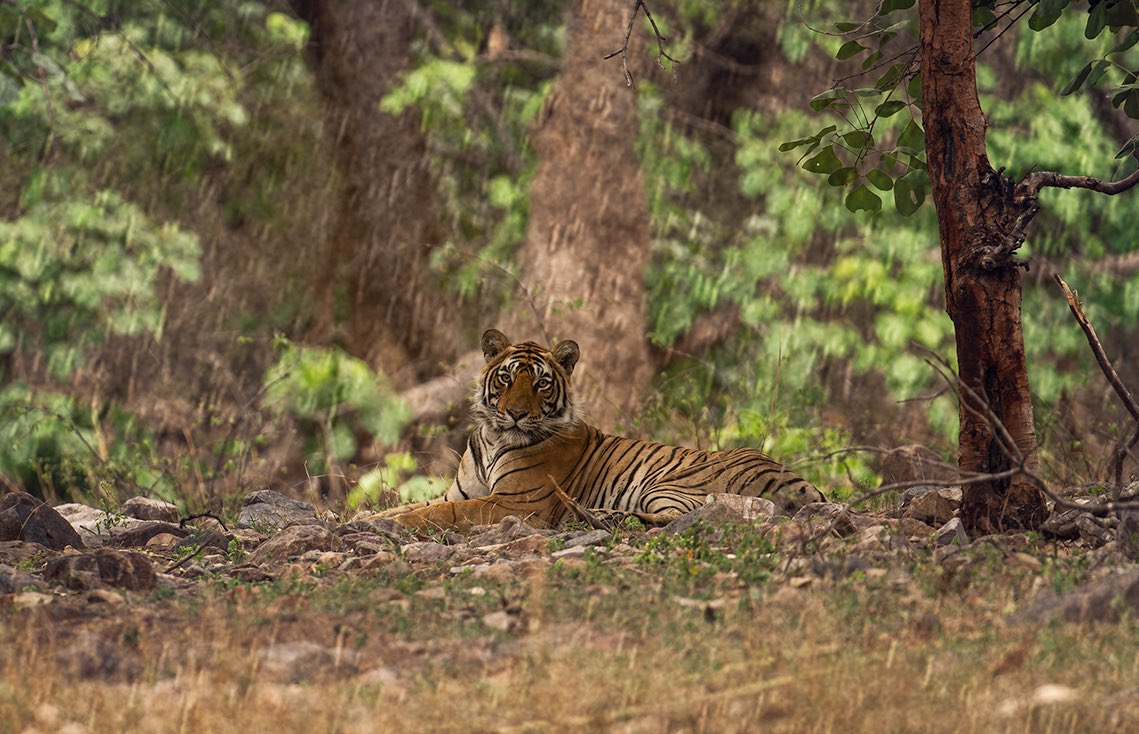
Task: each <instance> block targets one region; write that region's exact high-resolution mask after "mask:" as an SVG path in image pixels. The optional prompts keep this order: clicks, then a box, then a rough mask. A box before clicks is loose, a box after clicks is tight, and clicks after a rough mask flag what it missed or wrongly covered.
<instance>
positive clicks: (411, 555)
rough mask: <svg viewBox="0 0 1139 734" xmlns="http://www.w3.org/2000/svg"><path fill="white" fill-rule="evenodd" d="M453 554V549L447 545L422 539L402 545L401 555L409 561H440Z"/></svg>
mask: <svg viewBox="0 0 1139 734" xmlns="http://www.w3.org/2000/svg"><path fill="white" fill-rule="evenodd" d="M453 555H455V549H454V548H452V547H451V546H449V545H443V544H442V543H435V542H433V541H430V540H428V541H422V542H418V543H408V544H407V545H405V546H404V547H403V557H404V559H405V560H406V561H408V562H409V563H442V562H443V561H446V560H447V559H448V558H450V557H451V556H453Z"/></svg>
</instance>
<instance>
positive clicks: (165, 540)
mask: <svg viewBox="0 0 1139 734" xmlns="http://www.w3.org/2000/svg"><path fill="white" fill-rule="evenodd" d="M181 540H182V538H180V537H179V536H177V535H172V534H170V533H159V534H158V535H155V536H154V537H152V538H151V539H150V540H148V541H146V547H147V548H157V549H159V550H170V549H171V548H173V547H174V546H176V545H178V543H179V542H181Z"/></svg>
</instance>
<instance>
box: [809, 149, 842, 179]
mask: <svg viewBox="0 0 1139 734" xmlns="http://www.w3.org/2000/svg"><path fill="white" fill-rule="evenodd" d="M803 168H804V169H806V170H808V171H810V172H811V173H825V174H828V175H829V174H831V173H834V172H835V171H837V170H838V169H840V168H842V161H840V160H839V159H838V156H837V155H835V154H834V146H833V145H828V146H827V147H825V148H823V149H822V150H820V151H819V152H818V154H817V155H815V157H814V158H811V159H810V160H808V161H807V162H806V163H804V164H803Z"/></svg>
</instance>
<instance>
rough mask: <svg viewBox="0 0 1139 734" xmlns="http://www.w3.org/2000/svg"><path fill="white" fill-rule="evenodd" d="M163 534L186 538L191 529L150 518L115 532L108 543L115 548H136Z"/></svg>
mask: <svg viewBox="0 0 1139 734" xmlns="http://www.w3.org/2000/svg"><path fill="white" fill-rule="evenodd" d="M162 534H167V535H174V536H177V537H179V538H184V537H186V536H187V535H189V534H190V531H189V530H187V529H186V528H180V527H178V526H177V525H175V524H173V523H169V522H159V521H156V520H150V521H144V522H143V523H142V524H141V525H136V526H134V527H131V528H127V529H125V530H123V531H121V532H118V533H113V534H112V535H111V537H110V538H109V539H108V540H107V543H106V544H107V545H109V546H113V547H115V548H134V547H137V546H142V545H146V544H147V543H149V542H150V540H151V538H153V537H155V536H156V535H162Z"/></svg>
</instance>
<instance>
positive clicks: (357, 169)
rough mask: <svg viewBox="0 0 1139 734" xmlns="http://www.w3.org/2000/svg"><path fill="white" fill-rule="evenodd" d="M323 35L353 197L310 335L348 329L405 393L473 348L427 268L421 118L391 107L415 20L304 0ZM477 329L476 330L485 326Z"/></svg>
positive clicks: (317, 52)
mask: <svg viewBox="0 0 1139 734" xmlns="http://www.w3.org/2000/svg"><path fill="white" fill-rule="evenodd" d="M293 6H294V8H295V9H296V11H297V13H298V15H299V16H300V17H301V18H303V19H304V20H305V21H306V22H308V23H309V25H310V26H311V28H312V41H311V47H312V56H313V64H314V69H315V71H316V79H317V85H318V87H319V89H320V91H321V93H322V95H323V96H324V99H325V104H326V120H327V124H328V127H329V130H330V132H331V134H332V135H334V136H335V141H336V142H335V145H336V164H337V166H338V168H339V172H340V175H341V181H342V187H343V190H342V192H341V195H340V204H339V208H338V211H337V212H336V213H335V223H334V225H333V227H332V230H331V233H330V235H329V240H328V241H327V242H326V243H324V248H325V265H324V268H323V270H322V271H321V272H320V273H317V274H314V277H315V278H316V279H317V280H318V281H319V282H318V285H317V290H318V299H319V303H318V305H317V312H318V313H317V317H316V321H315V323H314V325H313V327H312V329H310V332H311V333H312V335H313V336H314V337H315V338H316V339H317V340H327V339H329V337H330V335H332V334H333V333H334V332H335V328H336V326H337V324H338V322H340V321H342V320H346V325H347V333H346V334H344V335H343V339H344V342H345V344H346V347H347V349H348V351H349V352H351V353H352V354H354V355H356V356H360V357H362V358H364V359H366V360H367V361H368V362H369V363H370V364H372V365H373V366H377V367H380V368H382V369H383V370H384V372H386V373H387V374H388V375H389V376H390V377H391V378H392V379H393V381H394V382H395V383H396V385H397V386H400V387H406V386H409V385H411V384H414V383H416V382H418V381H419V380H420V379H422V378H425V377H430V376H433V375H435V374H437V373H438V371H439V365H440V363H441V362H444V361H449V360H450V359H452V358H454V357H455V356H456V355H457V354H458V351H459V350H460V349H462V348H463V347H466V346H468V345H467V344H466V343H465V342H464V340H463V335H464V333H465V331H464V330H463V328H462V326H463V322H464V319H463V318H462V316H461V315H459V316H456V314H455V310H456V309H458V308H459V304H458V299H457V298H456V297H450V296H448V295H447V294H445V293H443V292H442V291H441V289H439V288H437V287H435V284H434V282H433V279H432V277H431V273H430V271H429V267H428V257H429V255H430V254H431V251H432V248H433V247H434V246H435V245H437V244H438V243H439V242H440V241H441V240H442V238H443V229H442V227H441V225H440V223H439V219H438V215H437V212H436V209H435V205H434V196H435V189H434V185H433V182H432V179H431V176H430V172H429V170H428V167H427V153H426V144H425V141H424V139H423V135H422V133H421V131H420V121H419V115H418V114H416V112H415V111H414V110H408V111H407V112H405V113H404V114H402V115H399V116H393V115H390V114H387V113H384V112H381V111H380V108H379V104H380V100H381V99H382V98H383V96H384V95H385V94H386V93H387V92H388V91H389V90H390V89H391V88H392V87H393V85H395V84H396V83H397V82H398V78H399V74H400V72H402V71H404V70H406V69H407V68H408V66H409V61H410V54H411V40H412V38H413V37H414V28H413V19H412V17H411V15H410V13H409V9H408V4H407V3H405V2H403V1H402V0H293ZM475 331H477V329H475Z"/></svg>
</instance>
